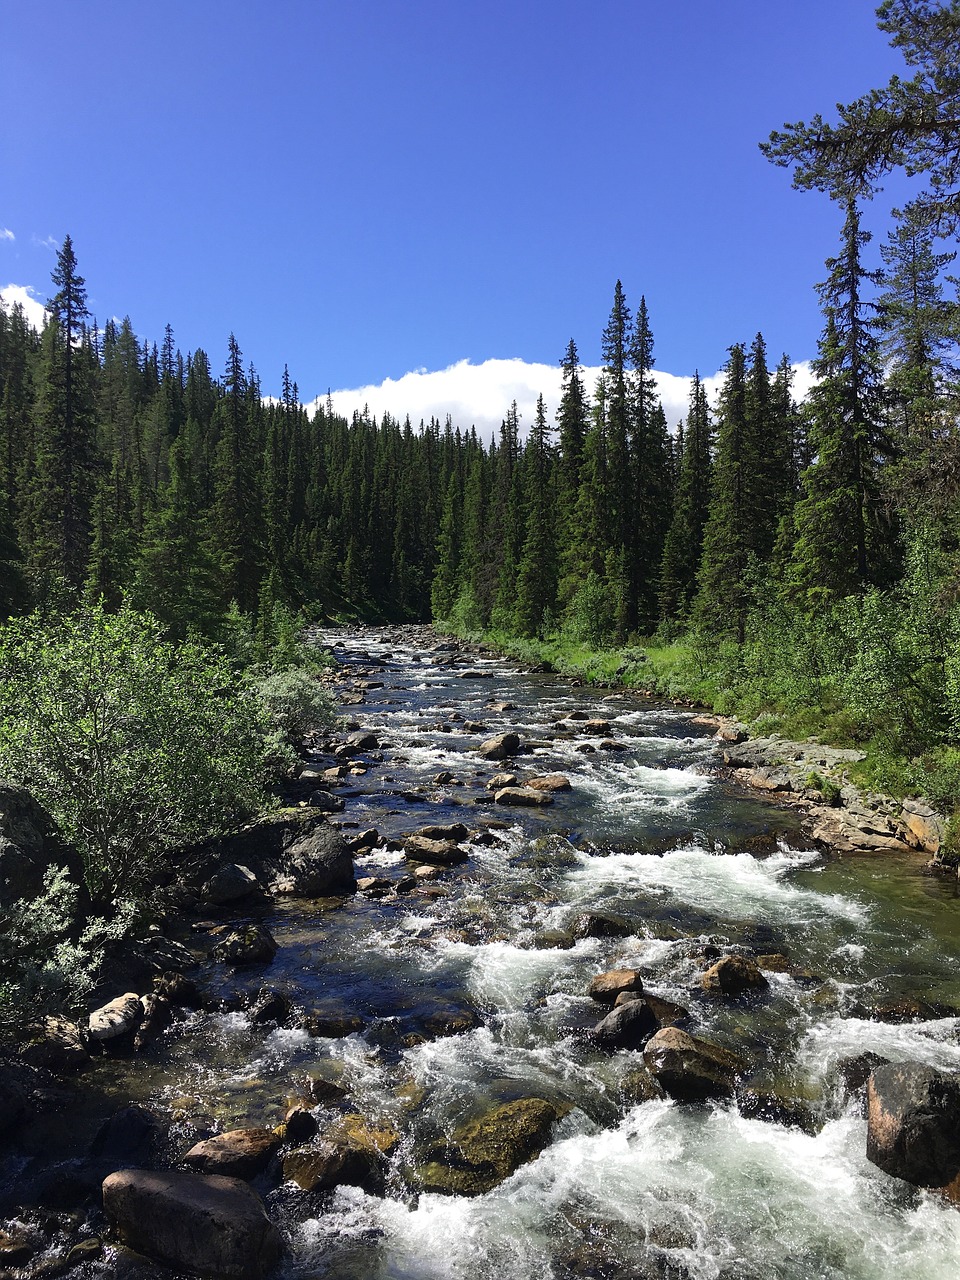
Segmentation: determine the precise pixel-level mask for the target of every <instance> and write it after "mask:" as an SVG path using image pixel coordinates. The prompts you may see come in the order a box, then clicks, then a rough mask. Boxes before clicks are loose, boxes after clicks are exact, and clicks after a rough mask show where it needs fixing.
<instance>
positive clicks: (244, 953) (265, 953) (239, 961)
mask: <svg viewBox="0 0 960 1280" xmlns="http://www.w3.org/2000/svg"><path fill="white" fill-rule="evenodd" d="M276 954H277V941H276V939H275V938H274V936H273V934H272V933H271V932H270V930H269V929H268V928H267V927H266V925H263V924H245V925H241V926H240V928H239V929H234V930H233V931H232V932H231V933H228V934H227V936H226V937H225V938H224V939H223V941H222V942H218V943H217V945H216V946H215V947H214V949H213V958H214V959H215V960H223V961H225V962H226V963H227V964H232V965H244V964H269V963H270V961H271V960H272V959H273V957H274V956H275V955H276Z"/></svg>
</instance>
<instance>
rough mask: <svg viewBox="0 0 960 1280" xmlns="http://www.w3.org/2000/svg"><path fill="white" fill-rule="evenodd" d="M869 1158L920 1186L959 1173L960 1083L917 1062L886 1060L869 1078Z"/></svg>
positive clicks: (942, 1181)
mask: <svg viewBox="0 0 960 1280" xmlns="http://www.w3.org/2000/svg"><path fill="white" fill-rule="evenodd" d="M867 1159H868V1160H870V1161H871V1162H872V1163H873V1164H875V1165H877V1166H878V1167H879V1168H881V1169H883V1171H884V1172H885V1173H889V1174H892V1175H893V1177H895V1178H903V1179H904V1181H906V1182H912V1183H914V1184H915V1185H916V1186H921V1187H944V1186H946V1185H947V1184H948V1183H950V1182H952V1181H953V1180H954V1178H956V1176H957V1174H958V1173H960V1082H958V1081H957V1080H955V1079H952V1078H951V1077H949V1076H946V1075H944V1074H943V1073H942V1072H940V1071H937V1070H936V1069H935V1068H933V1067H928V1066H925V1065H924V1064H923V1063H919V1062H888V1063H887V1064H886V1065H885V1066H882V1067H877V1068H876V1070H875V1071H873V1072H872V1074H871V1076H870V1079H869V1080H868V1081H867Z"/></svg>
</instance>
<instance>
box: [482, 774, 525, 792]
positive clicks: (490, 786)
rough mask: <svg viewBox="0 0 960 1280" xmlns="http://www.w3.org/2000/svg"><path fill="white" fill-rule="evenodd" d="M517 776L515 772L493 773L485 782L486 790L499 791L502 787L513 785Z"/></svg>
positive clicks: (516, 780) (515, 783)
mask: <svg viewBox="0 0 960 1280" xmlns="http://www.w3.org/2000/svg"><path fill="white" fill-rule="evenodd" d="M517 782H518V778H517V775H516V774H515V773H495V774H494V775H493V777H492V778H491V779H490V781H489V782H488V783H487V790H488V791H501V790H502V789H503V788H504V787H515V786H516V785H517Z"/></svg>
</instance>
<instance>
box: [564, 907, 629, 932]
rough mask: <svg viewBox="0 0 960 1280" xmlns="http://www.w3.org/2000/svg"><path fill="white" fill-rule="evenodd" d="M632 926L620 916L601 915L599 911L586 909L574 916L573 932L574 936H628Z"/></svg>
mask: <svg viewBox="0 0 960 1280" xmlns="http://www.w3.org/2000/svg"><path fill="white" fill-rule="evenodd" d="M632 933H633V926H632V925H631V924H630V922H629V921H627V920H624V919H622V918H621V917H620V916H608V915H603V914H602V913H601V912H599V911H586V912H584V914H583V915H579V916H577V918H576V921H575V922H574V926H573V934H574V937H576V938H629V937H630V936H631V934H632Z"/></svg>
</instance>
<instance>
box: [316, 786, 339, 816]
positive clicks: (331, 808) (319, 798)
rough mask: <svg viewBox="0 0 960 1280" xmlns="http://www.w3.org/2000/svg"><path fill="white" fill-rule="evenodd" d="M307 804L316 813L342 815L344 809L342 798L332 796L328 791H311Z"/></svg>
mask: <svg viewBox="0 0 960 1280" xmlns="http://www.w3.org/2000/svg"><path fill="white" fill-rule="evenodd" d="M307 804H309V805H310V807H311V809H316V810H317V812H318V813H342V811H343V809H344V800H343V797H342V796H332V795H331V794H330V792H329V791H311V792H310V795H309V797H308V799H307Z"/></svg>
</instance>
